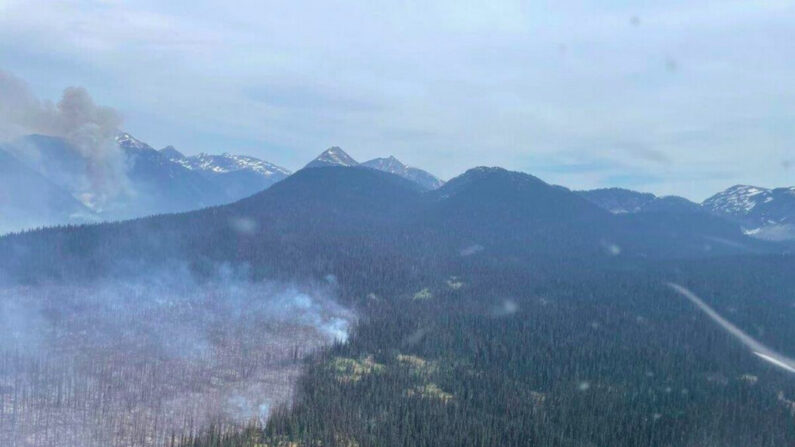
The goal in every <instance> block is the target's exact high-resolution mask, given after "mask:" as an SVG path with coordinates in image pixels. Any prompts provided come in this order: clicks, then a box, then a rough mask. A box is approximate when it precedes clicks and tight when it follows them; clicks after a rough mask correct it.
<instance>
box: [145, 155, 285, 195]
mask: <svg viewBox="0 0 795 447" xmlns="http://www.w3.org/2000/svg"><path fill="white" fill-rule="evenodd" d="M160 153H161V154H162V155H164V156H165V157H166V158H168V159H169V160H171V161H172V162H174V163H177V164H179V165H181V166H183V167H185V168H187V169H189V170H191V171H195V172H199V173H201V174H202V175H204V176H205V177H206V178H208V179H209V180H211V181H212V182H213V183H215V184H216V185H217V186H218V187H219V188H220V189H221V190H222V191H223V193H224V194H225V195H226V196H227V198H228V201H233V200H237V199H240V198H243V197H247V196H250V195H252V194H254V193H257V192H259V191H262V190H263V189H265V188H268V187H270V186H271V185H273V184H274V183H276V182H278V181H281V180H284V179H285V178H287V176H289V175H290V174H291V172H290V171H289V170H287V169H285V168H282V167H280V166H276V165H274V164H272V163H268V162H266V161H263V160H260V159H258V158H254V157H249V156H246V155H234V154H228V153H224V154H221V155H210V154H205V153H201V154H198V155H193V156H189V157H186V156H185V155H183V154H182V153H180V152H179V151H177V150H176V149H174V147H173V146H168V147H165V148H163V149H161V150H160Z"/></svg>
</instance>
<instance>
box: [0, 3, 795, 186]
mask: <svg viewBox="0 0 795 447" xmlns="http://www.w3.org/2000/svg"><path fill="white" fill-rule="evenodd" d="M794 43H795V1H775V0H773V1H731V0H722V1H717V0H716V1H697V0H682V1H679V0H658V1H644V2H641V1H637V2H631V1H623V0H609V1H594V2H565V1H550V2H540V1H534V2H511V1H483V2H468V1H461V0H455V1H442V2H428V1H408V0H403V1H400V0H395V1H389V2H384V1H374V0H368V1H317V2H315V1H278V2H275V1H262V0H258V1H235V2H219V1H215V2H209V1H201V0H199V1H197V0H190V1H187V0H178V1H174V0H169V1H162V0H152V1H121V0H118V1H115V0H83V1H58V2H56V1H51V2H48V1H34V0H0V69H2V70H6V71H8V72H10V73H13V74H14V75H16V76H18V77H20V78H22V79H24V80H26V81H27V82H28V83H29V84H30V87H31V88H32V90H33V91H34V92H35V93H36V94H37V95H38V96H40V97H42V98H49V99H53V100H56V99H57V98H58V97H59V96H60V92H61V90H63V88H64V87H67V86H72V85H77V86H84V87H86V88H87V89H88V90H89V91H90V92H91V94H92V95H93V96H94V98H95V100H96V101H97V102H98V103H100V104H105V105H110V106H113V107H115V108H117V109H118V110H119V111H120V112H121V113H122V115H123V116H124V118H125V124H124V127H125V128H126V130H128V131H129V132H130V133H132V134H133V135H135V136H138V137H139V138H141V139H142V140H144V141H147V142H149V143H150V144H152V145H153V146H155V147H162V146H165V145H167V144H173V145H174V146H176V147H177V148H178V149H180V150H182V151H183V152H186V153H196V152H200V151H206V152H224V151H229V152H240V153H248V154H251V155H255V156H259V157H262V158H265V159H267V160H269V161H272V162H274V163H277V164H281V165H283V166H286V167H288V168H293V169H295V168H298V167H300V166H302V165H303V164H304V163H305V162H307V161H308V160H309V159H311V158H312V157H313V156H315V155H316V154H317V153H319V152H320V151H322V150H323V149H325V148H326V147H328V146H330V145H339V146H342V147H343V149H345V150H346V151H348V153H350V154H351V155H352V156H353V157H355V158H357V159H359V160H360V161H363V160H365V159H368V158H372V157H375V156H380V155H388V154H394V155H395V156H397V157H398V158H401V159H402V160H404V161H405V162H407V163H409V164H412V165H416V166H420V167H424V168H426V169H428V170H430V171H432V172H434V173H436V174H437V175H440V176H442V177H444V178H449V177H452V176H455V175H457V174H459V173H460V172H462V171H463V170H465V169H467V168H469V167H472V166H476V165H499V166H503V167H506V168H510V169H515V170H521V171H526V172H530V173H533V174H535V175H538V176H539V177H541V178H543V179H545V180H547V181H550V182H554V183H560V184H563V185H566V186H569V187H572V188H592V187H601V186H624V187H631V188H635V189H640V190H647V191H652V192H655V193H662V194H681V195H685V196H687V197H690V198H692V199H699V200H700V199H703V198H705V197H706V196H707V195H709V194H711V193H712V192H715V191H717V190H720V189H723V188H726V187H728V186H730V185H732V184H735V183H751V184H757V185H761V186H775V185H785V184H786V185H791V184H795V44H794Z"/></svg>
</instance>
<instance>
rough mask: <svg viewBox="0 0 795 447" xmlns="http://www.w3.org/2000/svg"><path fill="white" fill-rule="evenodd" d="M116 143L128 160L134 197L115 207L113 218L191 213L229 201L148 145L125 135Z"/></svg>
mask: <svg viewBox="0 0 795 447" xmlns="http://www.w3.org/2000/svg"><path fill="white" fill-rule="evenodd" d="M117 142H118V144H119V147H121V149H122V150H123V151H124V153H125V155H126V157H127V164H128V170H127V176H128V178H129V179H130V181H131V184H132V188H133V194H132V195H130V196H127V197H124V198H122V200H120V201H119V202H118V203H117V204H115V206H114V207H113V209H112V210H111V211H110V212H109V214H110V215H111V216H114V217H116V216H123V217H136V216H142V215H147V214H158V213H168V212H179V211H188V210H192V209H197V208H202V207H206V206H211V205H217V204H220V203H224V202H227V201H228V198H227V197H226V195H225V194H224V192H223V191H221V190H220V189H219V188H218V187H217V186H216V185H215V184H213V183H212V182H210V181H208V180H207V179H205V178H204V177H203V176H202V175H201V174H199V173H196V172H193V171H191V170H189V169H187V168H185V167H184V166H181V165H179V164H177V163H173V162H172V161H171V160H169V159H168V158H166V157H165V156H164V155H163V154H161V153H160V152H158V151H156V150H154V149H153V148H152V147H151V146H149V145H148V144H146V143H143V142H141V141H139V140H137V139H135V138H134V137H132V136H131V135H129V134H126V133H122V134H120V135H119V136H118V137H117Z"/></svg>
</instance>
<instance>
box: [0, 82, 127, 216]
mask: <svg viewBox="0 0 795 447" xmlns="http://www.w3.org/2000/svg"><path fill="white" fill-rule="evenodd" d="M121 123H122V119H121V116H120V115H119V114H118V113H117V112H116V111H115V110H113V109H112V108H109V107H103V106H98V105H96V104H95V103H94V101H93V99H92V98H91V96H90V95H89V94H88V91H86V89H84V88H82V87H69V88H67V89H65V90H64V92H63V95H62V96H61V99H60V100H59V101H58V102H57V103H52V102H50V101H42V100H40V99H38V98H37V97H36V96H35V95H34V94H33V93H32V92H31V90H30V88H29V87H28V85H27V84H26V83H25V82H24V81H23V80H21V79H19V78H17V77H15V76H13V75H11V74H9V73H7V72H5V71H2V70H0V139H2V140H10V139H13V138H17V137H20V136H23V135H28V134H41V135H47V136H53V137H59V138H63V139H64V140H66V141H67V142H68V143H69V144H68V145H64V150H65V151H71V152H73V153H72V154H63V155H66V156H76V157H79V159H82V160H83V162H84V163H83V165H84V168H83V171H84V172H82V173H80V174H81V176H82V178H81V179H80V181H75V184H74V185H71V186H73V187H74V189H76V191H75V190H73V194H74V195H75V196H76V197H77V198H78V199H80V200H81V201H82V202H83V203H84V204H86V205H88V206H89V207H91V208H101V207H102V205H103V204H104V203H105V202H107V201H108V200H109V199H112V198H113V197H115V196H117V195H119V194H120V193H122V192H125V191H126V189H127V187H128V185H127V179H126V174H125V160H124V156H123V153H122V152H121V150H120V149H119V147H118V145H116V144H115V140H114V139H115V136H116V133H117V132H118V129H119V127H120V126H121ZM17 151H21V152H23V153H21V154H16V155H18V156H20V158H22V159H24V160H26V161H28V162H31V161H33V163H32V164H34V165H35V164H36V161H41V160H39V158H40V157H41V155H40V154H38V153H35V148H32V147H30V145H22V146H19V147H17Z"/></svg>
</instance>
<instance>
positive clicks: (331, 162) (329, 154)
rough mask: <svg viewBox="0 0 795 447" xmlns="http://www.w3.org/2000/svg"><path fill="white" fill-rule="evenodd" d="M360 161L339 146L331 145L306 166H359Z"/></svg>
mask: <svg viewBox="0 0 795 447" xmlns="http://www.w3.org/2000/svg"><path fill="white" fill-rule="evenodd" d="M358 165H359V162H357V161H356V160H354V159H353V157H351V156H350V155H348V154H346V153H345V151H343V150H342V149H340V148H339V147H337V146H333V147H330V148H328V149H326V150H325V151H323V153H322V154H320V155H318V156H317V158H315V159H314V160H312V161H310V162H309V163H308V164H307V165H306V166H304V167H305V168H322V167H329V166H343V167H350V166H358Z"/></svg>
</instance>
